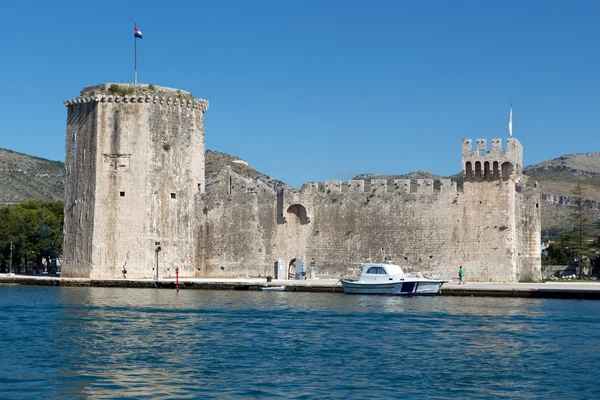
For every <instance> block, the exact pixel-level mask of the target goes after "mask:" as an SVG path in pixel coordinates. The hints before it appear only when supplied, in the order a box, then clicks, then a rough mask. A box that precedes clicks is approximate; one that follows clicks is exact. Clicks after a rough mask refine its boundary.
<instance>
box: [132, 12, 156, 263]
mask: <svg viewBox="0 0 600 400" xmlns="http://www.w3.org/2000/svg"><path fill="white" fill-rule="evenodd" d="M135 29H136V24H135V23H134V24H133V83H134V84H137V37H136V36H135V33H136V30H135ZM157 257H158V256H157Z"/></svg>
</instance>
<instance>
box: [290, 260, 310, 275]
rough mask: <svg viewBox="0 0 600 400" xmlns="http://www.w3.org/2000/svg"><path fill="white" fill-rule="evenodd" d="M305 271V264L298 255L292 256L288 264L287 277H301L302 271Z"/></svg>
mask: <svg viewBox="0 0 600 400" xmlns="http://www.w3.org/2000/svg"><path fill="white" fill-rule="evenodd" d="M303 268H304V272H306V264H304V261H302V259H301V258H299V257H294V258H292V259H291V260H290V263H289V264H288V273H287V277H288V279H302V271H303Z"/></svg>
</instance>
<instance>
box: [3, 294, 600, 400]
mask: <svg viewBox="0 0 600 400" xmlns="http://www.w3.org/2000/svg"><path fill="white" fill-rule="evenodd" d="M0 301H1V304H2V309H1V311H0V341H1V342H2V343H3V344H4V348H3V352H2V357H1V358H0V385H1V387H2V390H3V391H2V395H1V396H2V397H7V398H20V399H38V398H56V399H88V398H98V399H103V398H115V397H118V398H130V399H143V398H152V399H171V398H178V399H196V398H269V397H272V398H295V399H312V398H320V399H341V398H344V399H346V398H350V399H364V398H433V399H435V398H524V399H533V398H562V397H568V398H582V399H584V398H595V391H594V390H593V385H590V383H589V381H588V378H587V377H586V376H584V375H583V374H581V373H579V372H578V371H581V368H582V366H589V368H591V369H593V367H594V366H595V365H597V357H596V356H595V354H598V352H599V350H600V340H598V339H600V337H599V336H600V333H599V332H600V330H599V329H598V328H599V326H598V325H599V322H598V321H600V319H599V318H598V317H599V316H600V309H599V308H598V307H597V305H596V304H597V303H595V302H585V301H569V300H530V299H495V298H467V297H464V298H456V297H420V298H397V297H370V296H344V295H342V294H325V293H324V294H315V293H262V292H235V291H231V292H229V291H192V290H184V291H181V292H179V293H177V292H175V291H170V290H152V289H114V288H111V289H108V288H52V287H19V286H6V287H0ZM565 382H568V385H566V384H565Z"/></svg>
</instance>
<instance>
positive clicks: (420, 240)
mask: <svg viewBox="0 0 600 400" xmlns="http://www.w3.org/2000/svg"><path fill="white" fill-rule="evenodd" d="M107 88H108V85H100V86H98V87H93V88H86V89H84V91H83V92H84V97H83V98H78V99H76V100H74V101H71V102H66V103H67V106H68V108H69V114H68V121H67V201H66V202H65V233H66V235H65V246H64V266H63V275H64V276H83V277H87V276H91V277H102V278H110V277H120V276H122V275H123V274H122V270H123V269H124V268H126V269H127V277H140V278H149V277H153V276H154V274H155V270H154V268H155V267H156V261H157V260H158V264H159V275H160V277H165V276H173V275H174V273H173V268H174V267H175V266H178V267H180V270H181V272H180V276H183V277H237V276H251V277H252V276H267V275H271V276H274V277H275V278H279V279H283V278H287V277H288V276H290V275H293V273H294V272H295V269H294V265H295V263H296V262H298V260H302V261H303V262H304V263H305V264H306V266H307V268H308V274H309V276H314V277H321V278H342V277H355V276H357V275H358V274H359V272H360V263H361V262H364V261H365V260H366V259H367V258H371V259H373V261H383V260H384V259H391V260H392V261H393V262H394V263H396V264H399V265H400V266H402V268H403V269H405V270H406V271H409V272H422V273H424V274H426V275H427V274H431V275H435V276H441V277H445V278H449V279H456V275H457V271H458V267H459V266H460V265H462V266H463V267H464V268H465V270H466V277H467V280H470V281H483V282H488V281H493V282H501V281H506V282H515V281H519V280H528V279H539V278H540V275H541V272H540V271H541V263H540V251H539V248H540V230H541V222H540V221H541V218H540V208H539V203H540V193H539V189H538V187H537V184H535V183H529V182H527V179H526V177H525V176H523V175H522V168H523V167H522V157H523V150H522V146H521V144H520V143H519V141H518V140H517V139H515V138H510V139H508V141H507V142H506V149H503V148H502V145H503V143H502V140H500V139H493V140H492V146H491V149H488V148H487V142H486V140H485V139H478V140H477V141H476V144H475V147H474V148H473V143H472V141H471V140H463V145H462V169H463V177H464V188H463V190H461V191H459V190H457V187H456V184H455V182H451V181H450V180H442V181H441V182H439V184H435V185H434V182H433V180H430V179H419V180H417V181H416V182H410V181H409V180H393V181H388V180H377V179H374V180H370V181H362V180H360V181H359V180H351V181H348V182H341V181H326V182H311V183H306V184H304V185H303V187H302V189H301V190H300V191H295V190H285V189H281V190H279V191H276V190H275V189H273V188H272V187H270V186H268V185H266V184H264V183H263V182H260V181H256V180H248V179H245V178H243V177H241V176H239V175H237V174H235V173H234V172H233V171H232V170H231V169H230V168H225V169H224V170H222V171H221V172H220V174H219V179H218V180H217V183H215V184H213V185H211V186H210V187H208V188H206V190H205V188H204V131H203V114H204V112H205V111H206V108H207V106H208V103H207V102H206V101H204V100H182V99H180V98H179V97H180V96H181V93H184V94H186V92H181V91H174V90H173V89H166V88H154V90H160V91H161V92H163V93H166V94H167V95H166V96H164V97H161V96H153V95H152V93H151V92H150V91H149V89H148V87H146V86H145V85H136V86H135V87H134V89H135V91H136V93H140V94H139V95H133V96H129V97H125V98H123V97H120V98H119V100H118V101H117V98H118V97H117V96H112V98H111V95H110V93H108V92H107ZM92 91H93V92H94V96H95V97H94V96H87V97H85V93H90V92H92ZM97 92H99V93H100V94H99V95H98V94H97ZM168 96H170V97H168ZM178 96H179V97H178ZM186 96H187V94H186ZM166 144H169V145H170V146H166ZM167 148H168V149H167ZM437 188H439V189H437ZM122 192H125V196H122V195H121V193H122ZM173 194H175V197H172V196H173ZM156 241H160V242H161V247H162V251H161V252H160V253H158V259H157V257H156V256H157V253H156V252H155V246H154V244H155V242H156ZM277 260H282V261H283V262H284V263H285V267H286V269H287V272H286V273H285V274H284V276H280V275H278V271H277V269H276V266H275V265H274V263H275V262H276V261H277ZM125 266H126V267H125Z"/></svg>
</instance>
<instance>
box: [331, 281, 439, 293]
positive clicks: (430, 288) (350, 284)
mask: <svg viewBox="0 0 600 400" xmlns="http://www.w3.org/2000/svg"><path fill="white" fill-rule="evenodd" d="M443 284H444V281H413V282H390V283H361V282H360V281H346V280H342V286H343V288H344V293H347V294H378V295H387V296H415V295H435V294H438V293H439V292H440V289H441V287H442V285H443Z"/></svg>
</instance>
